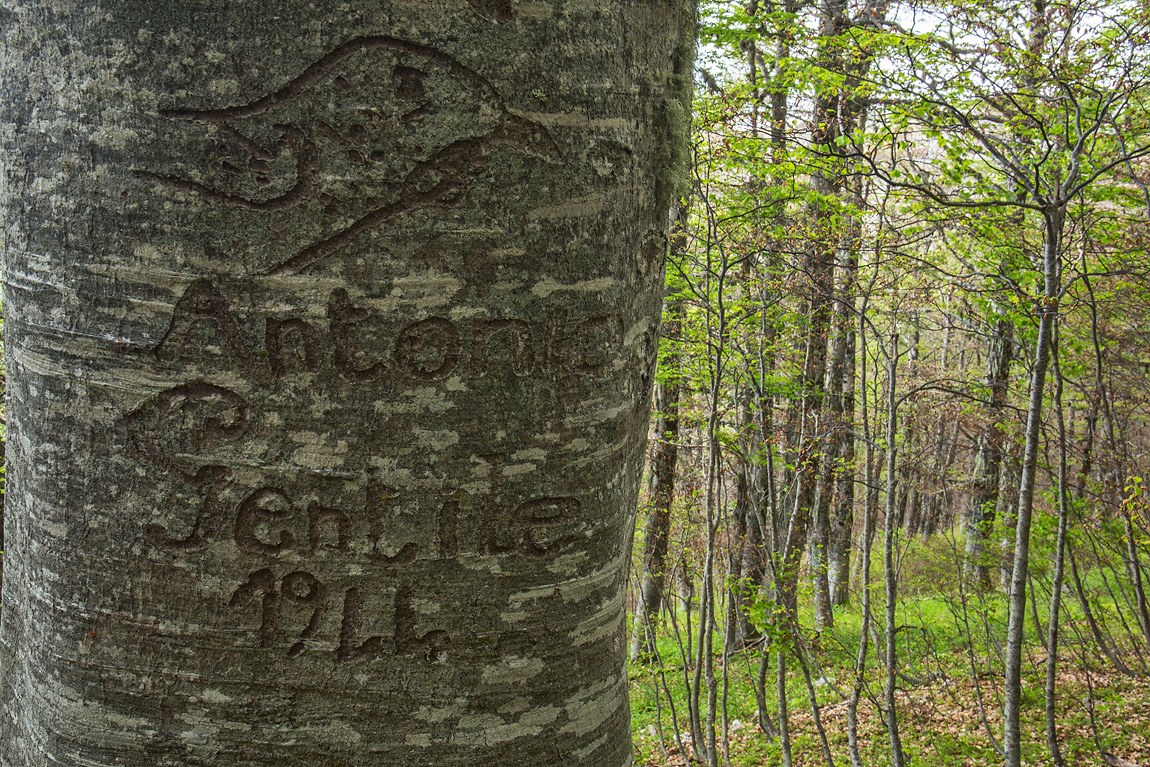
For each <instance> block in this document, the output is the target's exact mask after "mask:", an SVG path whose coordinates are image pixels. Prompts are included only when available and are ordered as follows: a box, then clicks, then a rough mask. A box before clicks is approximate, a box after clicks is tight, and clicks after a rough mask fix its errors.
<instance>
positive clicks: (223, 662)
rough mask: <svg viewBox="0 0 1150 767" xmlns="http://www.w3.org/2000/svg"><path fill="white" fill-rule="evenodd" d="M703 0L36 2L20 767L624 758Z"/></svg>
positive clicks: (12, 496) (15, 340) (7, 716)
mask: <svg viewBox="0 0 1150 767" xmlns="http://www.w3.org/2000/svg"><path fill="white" fill-rule="evenodd" d="M690 23H691V19H690V13H689V8H687V7H686V6H685V5H684V4H681V3H680V0H631V1H627V0H591V1H590V2H565V1H564V0H555V1H554V2H494V1H492V2H475V1H474V0H466V1H465V0H454V1H451V2H449V1H447V0H442V1H438V0H421V2H407V1H401V0H395V1H394V2H388V1H386V0H384V1H383V2H373V3H367V2H351V3H342V4H329V3H304V2H295V1H292V2H283V3H275V4H271V5H265V4H262V3H253V2H243V1H241V2H235V0H229V1H227V2H225V1H224V0H201V1H199V2H195V3H188V2H169V1H168V0H161V1H156V0H149V1H148V2H144V1H143V0H135V1H132V2H129V1H127V0H110V1H109V2H102V3H98V4H97V3H82V2H73V1H71V0H9V2H7V3H6V8H5V10H4V11H3V13H2V14H0V24H2V25H3V27H2V29H3V31H2V34H3V36H4V53H3V56H4V62H3V78H4V79H3V86H4V103H3V107H2V109H3V135H2V145H3V146H2V148H3V156H4V158H5V159H4V162H5V163H6V167H5V169H4V170H5V172H4V176H3V179H4V184H3V188H2V190H0V193H2V195H3V202H4V232H5V243H4V244H5V254H6V264H5V274H4V278H5V294H4V309H5V312H6V317H5V324H6V332H7V336H6V338H5V350H6V352H7V353H8V371H9V376H10V378H9V389H8V391H9V411H8V412H9V419H10V420H9V443H8V444H9V450H10V456H9V459H10V465H9V492H8V509H7V513H6V519H5V524H6V531H5V532H6V533H7V542H8V550H7V551H6V553H5V562H4V565H5V573H4V575H5V577H4V584H3V588H4V590H3V623H2V631H0V664H2V665H0V762H2V763H3V764H4V765H5V767H32V766H33V765H34V766H35V767H41V766H42V765H66V766H67V767H73V766H78V765H86V766H95V765H112V764H116V765H128V766H135V765H148V767H153V766H155V765H180V766H181V767H186V766H188V765H213V766H222V767H229V766H231V765H244V766H245V767H246V766H249V765H250V766H252V767H255V766H256V765H277V766H283V767H287V766H299V767H302V766H303V765H307V766H308V767H326V766H328V765H348V766H349V767H350V766H351V765H355V766H356V767H358V766H359V765H388V766H389V767H402V766H404V765H412V766H414V765H439V766H446V765H468V766H469V767H470V766H471V765H476V764H480V765H484V764H490V765H501V766H503V765H531V766H532V767H536V766H537V765H559V764H562V765H589V766H592V765H593V766H594V767H604V766H614V765H627V764H629V763H630V762H631V755H630V738H629V723H628V707H627V679H626V675H625V672H624V656H625V649H626V648H625V644H626V625H625V621H624V611H623V594H624V587H625V576H626V571H627V566H628V562H629V551H628V548H629V542H630V534H631V530H632V524H633V518H634V508H635V503H636V495H637V485H638V481H639V468H640V463H641V461H642V457H643V450H644V442H645V436H646V428H647V427H646V423H647V418H648V397H649V392H650V386H651V378H652V367H653V354H654V351H655V342H656V338H657V332H658V322H659V308H660V299H661V289H662V283H663V274H662V257H663V253H664V250H665V248H666V233H665V227H666V221H667V211H668V209H669V205H670V202H671V197H672V193H673V186H674V174H673V172H672V170H671V166H672V161H673V159H674V157H673V155H675V151H674V149H673V147H674V145H675V141H676V138H677V137H678V136H679V135H680V134H681V133H682V130H683V127H684V124H683V123H684V119H685V110H684V108H683V104H684V103H685V98H686V96H687V90H688V88H689V82H690V78H689V72H690V58H691V57H690V47H689V42H688V41H687V39H686V38H685V37H684V32H685V31H689V30H690Z"/></svg>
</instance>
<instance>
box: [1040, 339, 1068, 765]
mask: <svg viewBox="0 0 1150 767" xmlns="http://www.w3.org/2000/svg"><path fill="white" fill-rule="evenodd" d="M1053 354H1054V384H1055V386H1054V416H1055V418H1056V419H1057V420H1058V488H1057V490H1058V534H1057V538H1056V539H1055V543H1054V563H1053V568H1052V572H1053V574H1052V576H1051V584H1050V617H1049V623H1048V625H1047V636H1046V689H1045V693H1046V694H1045V699H1046V700H1045V718H1046V746H1047V748H1048V749H1049V751H1050V760H1051V761H1052V762H1053V763H1054V765H1055V767H1063V764H1064V761H1063V759H1062V750H1061V749H1060V748H1059V746H1058V714H1057V707H1056V703H1057V700H1056V695H1057V691H1058V690H1057V681H1058V677H1057V674H1058V639H1059V635H1058V627H1059V612H1060V609H1061V606H1062V584H1063V581H1064V579H1065V578H1064V576H1065V568H1066V531H1067V527H1068V526H1069V521H1070V499H1069V489H1068V480H1067V476H1066V452H1067V445H1066V421H1065V418H1064V417H1063V414H1062V370H1061V369H1060V367H1059V364H1058V345H1057V344H1055V346H1054V352H1053Z"/></svg>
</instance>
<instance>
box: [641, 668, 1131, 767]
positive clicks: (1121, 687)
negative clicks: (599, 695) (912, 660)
mask: <svg viewBox="0 0 1150 767" xmlns="http://www.w3.org/2000/svg"><path fill="white" fill-rule="evenodd" d="M747 660H748V659H747V658H746V657H745V656H744V655H739V656H734V657H732V658H731V661H732V663H731V670H730V675H729V677H728V679H729V688H728V714H727V717H728V718H727V721H728V731H729V733H730V736H729V739H728V743H729V746H728V749H729V754H730V763H731V764H732V765H735V766H736V767H739V766H746V767H752V766H755V767H758V766H760V765H762V766H763V767H765V766H766V765H776V764H779V763H780V761H781V757H780V749H779V746H778V744H777V743H776V742H775V741H773V740H772V739H770V738H768V737H767V736H766V735H765V734H764V733H763V732H762V731H761V730H760V729H759V727H758V725H757V714H756V706H755V699H754V693H753V691H752V688H751V685H750V682H749V674H748V673H747ZM1030 660H1031V662H1032V664H1033V665H1032V667H1031V669H1030V670H1029V673H1028V675H1027V681H1026V686H1025V688H1024V693H1023V694H1024V701H1023V705H1024V708H1025V714H1024V724H1023V727H1024V730H1023V738H1024V741H1025V745H1024V754H1025V757H1026V758H1025V759H1024V763H1026V764H1034V765H1040V764H1050V763H1051V762H1050V758H1049V754H1048V751H1047V745H1046V732H1045V722H1044V719H1043V714H1042V710H1043V688H1042V681H1043V675H1044V671H1043V669H1042V663H1043V662H1044V660H1045V659H1044V658H1042V657H1031V659H1030ZM955 661H956V665H957V664H961V663H962V662H963V661H962V659H961V658H956V659H955ZM752 662H753V663H754V664H755V665H757V662H758V660H757V658H756V659H755V660H754V661H752ZM872 662H873V661H872ZM1064 662H1065V664H1066V665H1067V666H1068V668H1067V669H1066V670H1065V671H1063V672H1061V673H1060V674H1059V675H1058V685H1057V686H1058V690H1059V700H1058V712H1059V713H1058V734H1059V745H1060V748H1061V750H1062V754H1063V757H1064V758H1065V760H1066V764H1067V765H1106V764H1108V762H1107V761H1105V760H1104V759H1103V757H1102V755H1101V754H1100V752H1099V748H1098V745H1096V743H1095V737H1094V727H1096V728H1097V735H1098V744H1100V745H1101V747H1102V749H1103V750H1105V751H1107V752H1109V753H1111V754H1113V755H1114V756H1116V757H1118V758H1119V759H1122V760H1126V762H1127V764H1125V765H1123V763H1122V762H1121V761H1118V762H1110V764H1111V765H1115V764H1118V765H1122V767H1133V766H1134V765H1137V766H1138V767H1150V677H1145V676H1142V677H1131V676H1126V675H1124V674H1120V673H1118V672H1116V671H1114V670H1112V669H1109V668H1104V667H1102V663H1103V659H1100V658H1091V659H1089V662H1090V665H1091V669H1090V672H1089V674H1087V672H1085V671H1083V670H1082V668H1081V666H1080V665H1079V664H1080V663H1081V659H1080V658H1065V659H1064ZM720 663H721V659H716V674H717V675H718V674H719V673H721V668H720ZM663 672H664V674H665V675H666V681H667V684H668V686H669V687H670V688H671V690H672V693H673V694H674V695H675V698H676V706H675V709H676V710H675V713H676V715H677V717H678V721H679V730H680V732H681V733H682V734H683V736H684V737H683V742H684V743H685V744H686V745H687V746H688V748H689V745H690V736H689V728H688V726H687V724H686V695H685V692H684V690H685V686H684V682H683V676H682V667H681V666H679V667H677V668H675V669H672V668H671V667H670V666H665V667H664V670H663ZM824 672H825V673H827V674H830V679H829V681H830V682H832V683H833V684H834V685H837V687H838V688H839V690H841V691H842V692H843V693H844V694H845V695H849V693H850V676H851V672H850V670H849V669H845V668H844V669H831V668H829V667H828V668H825V669H824ZM658 673H659V671H658V669H657V668H652V667H637V668H635V669H633V670H632V673H631V691H632V696H631V700H632V732H633V736H634V741H635V751H636V764H637V765H644V767H664V766H665V765H666V766H670V765H683V764H684V759H683V757H682V755H681V752H680V750H679V747H678V745H677V743H676V741H675V737H674V727H673V726H672V719H671V714H670V707H669V706H668V705H667V701H666V698H665V697H664V698H662V699H661V701H660V706H659V709H660V710H658V711H657V709H656V705H655V700H654V687H655V683H656V681H657V680H658ZM836 674H838V675H839V677H838V678H837V679H836V678H834V677H835V675H836ZM773 679H774V673H773V663H772V669H771V673H770V674H769V676H768V693H767V694H768V701H771V702H772V704H773V700H774V696H773V694H772V693H773ZM826 680H827V677H823V678H822V679H820V680H819V681H820V682H823V684H821V685H820V688H819V689H820V693H819V698H820V715H821V718H822V724H823V728H824V729H825V731H826V733H827V736H828V742H829V744H830V747H831V752H832V755H833V756H834V759H835V763H836V764H849V763H850V760H849V756H848V752H847V699H846V698H845V697H842V696H840V695H839V694H838V693H836V692H834V691H833V690H831V689H830V688H831V686H832V685H831V684H827V682H826ZM916 681H918V683H917V684H914V685H911V684H907V683H906V682H900V687H899V691H898V713H899V722H900V734H901V737H902V744H903V750H904V752H905V753H906V754H907V755H908V756H910V760H909V764H911V765H915V767H918V766H919V765H939V766H941V765H971V766H972V767H975V766H981V765H987V766H988V767H990V766H992V765H997V764H1000V763H1001V759H1000V758H999V757H998V755H997V754H996V752H995V749H994V746H993V745H992V744H991V741H990V736H989V735H988V733H987V727H989V729H990V732H992V733H993V735H994V737H995V738H996V739H997V740H1001V737H1002V707H1001V673H992V672H985V673H981V674H980V675H979V684H980V686H981V694H982V697H983V700H984V701H986V704H987V705H986V707H985V716H986V722H985V724H984V723H983V721H982V718H981V717H980V715H979V706H978V702H977V700H978V692H976V689H975V684H974V679H973V677H972V676H971V675H970V674H969V673H966V674H962V673H955V674H954V675H950V674H944V673H942V672H936V673H935V674H933V675H931V678H930V679H929V680H916ZM660 684H661V683H660ZM800 685H802V678H801V676H800V674H799V673H798V671H797V670H796V671H794V672H792V679H791V685H790V686H791V688H793V690H792V693H791V694H789V695H788V698H791V700H790V701H789V705H790V706H791V717H790V728H791V739H792V743H793V748H794V762H795V765H797V766H801V767H815V765H824V764H825V760H824V757H823V753H822V747H821V744H820V742H819V738H818V733H817V728H816V726H815V723H814V719H813V716H812V714H811V710H810V706H809V703H807V702H806V698H805V691H804V690H803V689H801V688H800ZM881 695H882V690H881V686H876V687H874V688H873V689H872V690H871V692H870V696H871V699H870V700H868V699H867V697H865V693H864V698H863V699H862V701H861V702H860V704H859V709H858V722H859V725H858V726H859V742H860V751H861V755H862V758H863V761H864V763H865V764H867V765H886V764H889V763H890V756H889V740H888V737H887V733H886V727H885V725H884V722H883V721H882V716H881V714H880V713H879V711H878V708H877V705H876V703H877V698H881ZM721 697H722V693H721V691H720V705H721ZM1091 704H1093V705H1091ZM702 705H703V707H704V712H705V707H706V691H705V690H704V692H703V695H702ZM1091 708H1093V711H1091ZM771 715H772V719H773V720H775V721H776V722H777V714H776V710H775V709H774V708H773V707H772V711H771ZM1092 717H1093V721H1094V726H1093V727H1092V724H1091V718H1092ZM717 719H719V722H720V723H719V742H720V744H721V743H722V735H721V731H722V726H721V715H718V716H717ZM660 729H661V730H662V734H663V745H662V746H660V738H659V731H660ZM721 748H722V746H721V745H720V749H721ZM722 763H723V761H722V759H720V764H722Z"/></svg>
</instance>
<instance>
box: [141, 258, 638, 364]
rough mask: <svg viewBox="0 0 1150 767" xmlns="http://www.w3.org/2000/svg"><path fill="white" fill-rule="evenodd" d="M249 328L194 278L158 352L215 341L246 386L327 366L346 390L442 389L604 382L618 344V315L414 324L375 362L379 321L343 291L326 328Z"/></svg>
mask: <svg viewBox="0 0 1150 767" xmlns="http://www.w3.org/2000/svg"><path fill="white" fill-rule="evenodd" d="M249 325H250V323H241V321H240V319H239V318H238V317H237V316H236V314H235V313H234V312H233V311H232V309H231V307H230V304H229V302H228V300H227V298H226V297H225V296H224V295H223V293H222V292H221V291H220V290H219V289H218V288H216V286H215V285H213V284H212V283H211V282H209V281H208V280H205V279H199V280H195V281H193V282H192V283H191V284H190V285H189V286H188V287H187V288H186V289H185V290H184V292H183V295H181V296H180V298H179V300H178V301H177V302H176V306H175V310H174V311H173V313H172V319H171V322H170V324H169V326H168V329H167V331H166V332H165V333H164V335H163V337H162V338H161V339H160V341H159V342H158V343H157V344H156V346H155V347H154V349H153V351H154V353H155V355H156V357H157V358H158V359H160V360H161V361H165V362H177V361H179V362H185V361H189V360H194V359H197V358H202V357H203V356H204V351H203V349H202V346H203V344H202V339H203V338H204V337H209V338H212V339H213V340H215V341H216V346H218V348H220V350H221V351H222V352H223V353H225V354H226V355H227V356H229V357H231V364H232V365H234V366H235V367H236V368H238V369H239V371H240V372H241V373H243V374H244V376H245V377H246V378H248V379H249V380H259V381H263V380H267V379H269V378H270V379H271V380H276V379H280V378H285V377H287V376H289V375H293V374H296V373H312V374H314V373H319V372H321V371H322V370H324V369H325V368H328V369H334V370H335V372H337V373H338V375H339V376H341V377H342V378H343V379H344V380H347V381H349V382H354V383H367V382H371V381H377V380H380V379H382V378H384V377H385V376H389V375H390V376H397V377H400V378H403V379H407V380H414V381H437V380H442V379H445V378H447V377H449V376H451V375H452V374H453V373H457V372H461V373H464V374H465V375H466V377H468V378H473V379H474V378H481V377H483V376H484V375H486V374H487V373H488V371H489V370H490V369H492V367H493V366H495V365H501V366H505V367H508V368H510V369H511V370H512V371H513V372H514V374H515V375H516V376H521V377H522V376H529V375H532V374H535V373H541V374H542V373H549V372H559V373H574V374H577V375H584V376H590V377H593V378H600V377H603V376H605V375H607V374H608V373H609V372H610V371H611V368H612V363H613V360H614V355H615V354H616V353H617V351H618V349H619V347H620V346H621V344H622V323H621V322H620V321H619V319H618V318H617V317H612V316H605V315H597V316H591V317H583V318H571V317H568V315H567V312H565V311H564V310H561V309H557V310H554V311H552V312H551V314H550V316H549V317H548V318H547V319H546V320H545V321H542V322H540V321H537V320H536V321H531V322H529V321H527V320H524V319H513V318H501V317H497V318H484V319H472V320H468V321H466V322H465V323H457V322H454V321H452V320H450V319H448V318H446V317H434V316H433V317H426V318H424V319H420V320H415V321H410V322H407V323H406V324H404V325H403V326H401V327H398V328H397V329H394V330H392V331H391V333H392V334H393V336H394V340H393V342H392V344H391V348H390V352H391V353H390V359H382V358H374V357H371V356H370V355H368V354H366V353H365V352H364V350H363V348H361V346H362V345H361V343H360V336H361V335H362V334H363V333H364V332H366V331H369V330H370V331H374V332H377V333H378V332H380V331H381V328H382V327H383V317H382V315H380V314H379V313H378V312H375V311H373V310H371V309H369V308H367V307H362V306H357V305H356V304H355V303H354V302H353V301H352V300H351V297H350V296H349V295H348V293H347V291H346V290H344V289H343V288H337V289H335V290H333V291H332V292H331V294H330V296H329V298H328V302H327V316H326V320H325V321H324V320H321V321H315V320H312V321H309V320H306V319H304V318H302V317H298V316H296V317H292V316H268V317H264V318H263V333H262V334H258V335H257V336H256V337H255V338H254V339H253V338H251V337H249V335H248V334H247V333H246V332H245V331H244V330H242V329H241V328H243V327H247V326H249ZM373 346H377V344H373ZM461 366H462V369H461Z"/></svg>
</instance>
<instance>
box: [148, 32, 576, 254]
mask: <svg viewBox="0 0 1150 767" xmlns="http://www.w3.org/2000/svg"><path fill="white" fill-rule="evenodd" d="M161 114H162V115H164V116H165V117H168V118H171V119H174V120H181V121H185V122H189V123H197V124H201V125H204V126H209V127H210V128H211V129H212V130H211V131H210V132H209V135H211V136H212V137H213V138H212V140H214V141H215V142H216V144H217V147H216V148H217V149H218V150H219V153H220V155H219V156H220V157H221V159H220V160H219V161H218V162H215V163H213V164H211V165H210V166H209V167H203V168H194V169H192V168H189V169H181V170H180V171H178V172H174V173H158V172H152V171H144V172H142V175H144V176H146V177H149V178H152V179H155V180H158V181H160V182H162V183H163V184H164V185H166V186H168V187H171V188H175V189H180V190H183V191H187V192H192V193H195V194H198V195H201V196H203V197H204V198H207V199H208V200H210V201H212V202H215V203H218V204H221V205H228V206H235V207H240V208H244V209H248V210H252V211H257V212H266V213H277V212H283V211H289V210H295V209H298V208H301V207H304V206H309V207H311V208H314V209H315V213H316V214H317V215H316V216H315V218H316V219H317V223H316V226H315V227H314V228H316V229H317V230H318V232H319V233H318V235H317V236H316V237H315V238H314V239H313V240H311V241H310V242H308V243H307V244H306V245H304V246H303V247H302V248H300V249H299V250H298V251H297V252H296V253H294V255H291V256H290V257H288V258H286V259H282V260H279V261H276V262H274V263H272V264H270V265H268V266H266V267H264V268H263V269H262V270H261V273H263V274H281V273H294V272H299V271H301V270H303V269H306V268H307V267H309V266H311V265H312V264H315V263H316V262H318V261H321V260H323V259H324V258H326V257H328V256H330V255H332V254H334V253H336V252H338V251H340V250H341V249H342V248H343V247H344V246H346V245H348V244H350V243H351V242H352V241H353V240H354V239H355V238H357V237H358V236H360V235H361V234H363V233H365V232H368V231H371V230H375V229H377V228H378V227H380V226H381V225H382V224H383V223H384V222H386V221H389V220H391V219H394V218H396V217H397V216H400V215H401V214H405V213H410V212H412V211H415V210H418V209H421V208H431V207H439V208H450V207H456V206H459V205H460V204H461V203H462V202H463V200H464V199H465V196H466V193H467V190H468V188H469V187H470V185H471V184H472V183H473V182H474V181H475V180H476V179H477V178H479V177H480V176H481V175H482V174H483V173H484V172H485V170H486V168H487V165H488V160H489V159H490V156H491V154H492V152H493V151H495V150H496V149H498V148H500V147H509V148H511V149H513V150H516V151H518V152H522V153H524V154H527V155H531V156H534V157H537V158H540V159H543V160H546V161H549V162H555V161H558V160H559V159H560V152H559V147H558V145H557V144H556V142H555V140H554V139H553V138H552V137H551V135H550V134H549V133H548V132H547V130H546V128H544V127H543V126H542V125H540V124H539V123H537V122H535V121H533V120H530V119H528V118H526V117H523V116H521V115H518V114H516V113H514V112H512V111H511V110H509V109H508V108H507V106H506V105H505V103H504V101H503V98H502V97H501V96H500V94H499V92H498V91H497V90H496V89H495V87H494V86H493V85H492V84H491V83H490V82H488V81H487V80H486V79H485V78H484V77H483V76H482V75H480V74H479V73H478V72H476V71H474V70H472V69H470V68H468V67H466V66H464V65H463V64H461V63H460V62H459V61H457V60H456V59H454V58H453V57H451V56H450V55H448V54H447V53H444V52H443V51H440V50H437V49H435V48H432V47H429V46H426V45H422V44H419V43H414V42H410V41H407V40H401V39H398V38H394V37H387V36H382V35H380V36H372V37H360V38H355V39H353V40H349V41H348V42H346V43H344V44H342V45H340V46H339V47H337V48H335V49H334V50H332V51H330V52H329V53H327V54H326V55H324V56H323V57H321V58H320V59H318V60H317V61H315V62H314V63H312V64H311V65H310V66H308V67H307V68H306V69H305V70H304V71H303V72H301V73H300V74H299V75H297V76H296V77H294V78H292V79H291V80H290V81H289V82H287V83H286V84H284V85H282V86H280V87H279V88H277V89H276V90H274V91H271V92H270V93H267V94H266V95H263V96H261V97H259V98H257V99H254V100H252V101H249V102H247V103H245V104H240V105H238V106H229V107H224V108H220V109H171V110H165V111H163V112H162V113H161ZM297 231H298V229H297Z"/></svg>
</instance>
